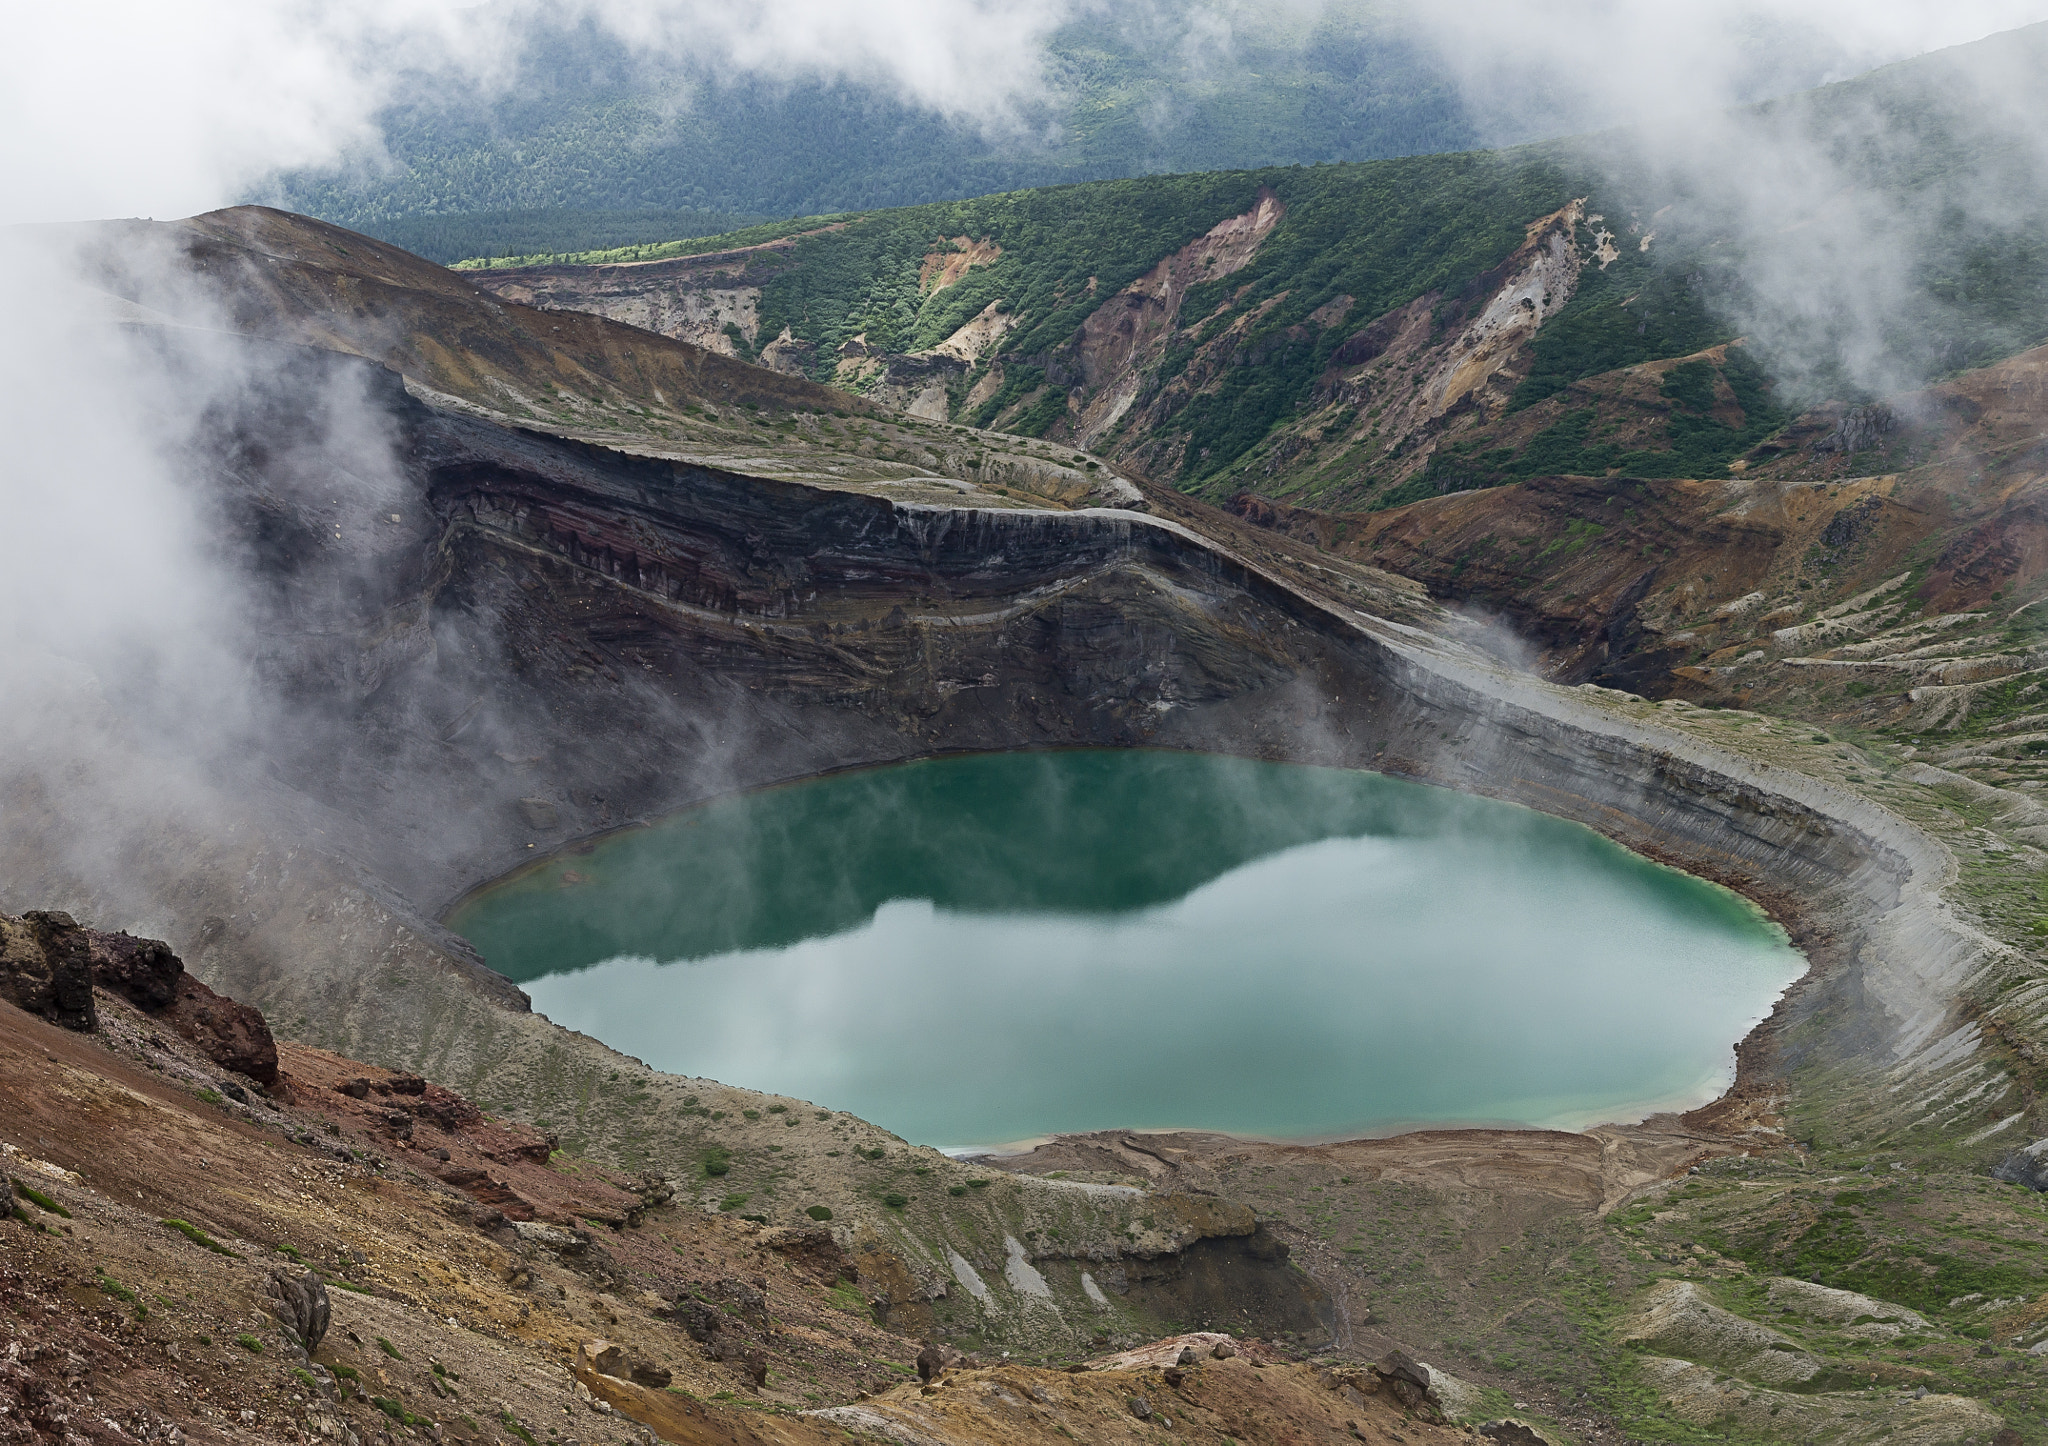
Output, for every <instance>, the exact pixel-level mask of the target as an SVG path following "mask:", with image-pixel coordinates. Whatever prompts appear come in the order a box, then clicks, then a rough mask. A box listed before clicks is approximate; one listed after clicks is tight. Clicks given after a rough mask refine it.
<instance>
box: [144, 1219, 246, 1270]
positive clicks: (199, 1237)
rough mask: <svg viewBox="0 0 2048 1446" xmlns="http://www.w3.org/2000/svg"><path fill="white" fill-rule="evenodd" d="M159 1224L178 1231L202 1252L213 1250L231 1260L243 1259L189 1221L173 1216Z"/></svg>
mask: <svg viewBox="0 0 2048 1446" xmlns="http://www.w3.org/2000/svg"><path fill="white" fill-rule="evenodd" d="M158 1223H159V1224H161V1225H164V1226H166V1227H168V1228H169V1229H172V1230H175V1231H177V1232H178V1233H179V1234H180V1235H182V1236H184V1237H185V1238H186V1239H187V1240H189V1241H191V1242H192V1243H193V1244H194V1245H196V1246H198V1247H199V1248H200V1249H201V1250H211V1251H212V1252H213V1253H214V1254H215V1255H225V1256H226V1257H227V1258H228V1259H230V1260H240V1259H241V1258H242V1257H241V1256H239V1255H237V1254H236V1253H235V1252H234V1251H232V1250H230V1249H228V1248H227V1247H226V1246H225V1245H223V1244H221V1243H220V1242H219V1241H218V1240H215V1239H214V1238H213V1237H212V1236H211V1235H208V1234H207V1233H206V1232H205V1231H204V1230H201V1229H200V1228H199V1227H198V1226H197V1225H194V1224H193V1223H192V1222H191V1221H189V1220H180V1219H178V1218H177V1217H176V1216H172V1217H171V1218H170V1219H168V1220H162V1221H159V1222H158Z"/></svg>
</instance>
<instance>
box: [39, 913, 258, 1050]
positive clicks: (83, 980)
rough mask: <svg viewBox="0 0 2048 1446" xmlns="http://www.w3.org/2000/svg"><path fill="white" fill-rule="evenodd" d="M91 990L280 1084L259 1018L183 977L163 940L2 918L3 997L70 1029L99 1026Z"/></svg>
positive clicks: (48, 918) (67, 919) (65, 920)
mask: <svg viewBox="0 0 2048 1446" xmlns="http://www.w3.org/2000/svg"><path fill="white" fill-rule="evenodd" d="M94 986H98V987H99V988H102V989H105V990H107V991H108V992H109V993H112V994H118V995H120V996H121V997H122V998H123V999H126V1000H127V1001H128V1002H129V1003H130V1004H133V1005H134V1006H135V1007H136V1008H138V1009H140V1010H142V1011H143V1012H144V1013H145V1014H148V1015H152V1016H154V1017H155V1018H158V1019H161V1020H162V1021H163V1022H164V1023H165V1024H168V1025H169V1026H170V1027H171V1028H172V1029H174V1030H176V1031H177V1032H178V1033H179V1034H180V1035H182V1036H183V1037H184V1038H186V1039H188V1040H190V1041H191V1042H192V1043H194V1044H196V1045H198V1046H199V1048H200V1049H201V1050H202V1051H204V1053H205V1054H206V1055H207V1057H208V1058H210V1059H211V1060H213V1062H214V1063H215V1064H218V1065H220V1066H221V1067H222V1068H223V1069H231V1070H234V1071H235V1072H236V1073H238V1074H245V1075H247V1076H249V1078H251V1079H253V1080H257V1081H259V1082H261V1083H263V1084H266V1085H270V1084H275V1083H276V1082H277V1042H276V1041H275V1040H274V1039H272V1038H271V1034H270V1026H269V1024H268V1023H266V1022H265V1020H264V1018H263V1012H262V1011H261V1010H259V1009H256V1008H254V1007H252V1006H250V1005H247V1004H242V1003H239V1002H237V1001H236V1000H233V999H230V998H228V997H227V996H225V995H222V994H216V993H215V992H214V991H213V990H211V989H209V988H208V987H207V986H206V985H205V984H203V983H201V982H200V981H199V980H197V979H195V978H193V977H192V976H191V975H190V974H188V973H186V972H185V963H184V961H183V960H182V959H180V958H179V957H178V956H177V955H176V954H175V953H173V952H172V950H171V946H170V945H168V944H166V943H164V941H163V940H161V939H138V938H135V937H134V936H132V935H130V934H127V933H116V934H108V933H103V932H101V931H100V930H97V929H87V928H83V927H81V926H80V925H79V923H78V922H77V921H76V920H75V919H73V918H72V917H71V916H70V915H69V914H66V913H62V912H59V911H56V910H43V909H37V910H31V911H29V912H28V913H26V914H24V915H22V916H21V917H20V918H19V919H15V918H10V917H9V916H7V915H5V914H0V998H4V999H6V1000H7V1001H8V1002H9V1003H11V1004H15V1005H17V1006H19V1007H20V1008H22V1009H25V1010H27V1011H28V1012H29V1013H31V1014H37V1015H41V1016H42V1017H43V1018H45V1019H48V1020H50V1021H51V1022H52V1023H54V1024H61V1025H63V1026H64V1027H65V1028H67V1029H80V1030H90V1029H93V1028H95V1027H97V1024H98V1015H97V1012H96V1011H95V1009H94V1007H93V1000H92V991H93V988H94Z"/></svg>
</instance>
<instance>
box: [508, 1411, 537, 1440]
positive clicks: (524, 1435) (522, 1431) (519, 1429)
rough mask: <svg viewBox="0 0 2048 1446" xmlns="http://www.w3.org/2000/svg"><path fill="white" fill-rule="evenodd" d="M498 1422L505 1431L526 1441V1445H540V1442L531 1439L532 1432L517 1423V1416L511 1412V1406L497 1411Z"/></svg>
mask: <svg viewBox="0 0 2048 1446" xmlns="http://www.w3.org/2000/svg"><path fill="white" fill-rule="evenodd" d="M498 1424H499V1425H501V1426H503V1427H504V1428H505V1429H506V1430H507V1431H510V1432H511V1433H512V1434H513V1435H514V1436H517V1437H518V1438H519V1439H520V1440H522V1441H524V1442H525V1443H526V1446H540V1443H539V1442H537V1441H535V1440H534V1439H533V1432H531V1431H529V1430H527V1429H526V1428H525V1427H524V1426H522V1425H520V1424H519V1418H518V1417H517V1416H515V1415H513V1414H512V1408H511V1407H510V1406H507V1407H506V1408H505V1409H504V1410H502V1411H500V1412H498Z"/></svg>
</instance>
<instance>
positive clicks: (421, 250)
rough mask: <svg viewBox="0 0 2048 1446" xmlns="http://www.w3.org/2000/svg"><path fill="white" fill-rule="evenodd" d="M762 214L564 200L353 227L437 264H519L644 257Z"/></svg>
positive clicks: (722, 232) (750, 223)
mask: <svg viewBox="0 0 2048 1446" xmlns="http://www.w3.org/2000/svg"><path fill="white" fill-rule="evenodd" d="M766 219H767V218H766V217H763V216H750V215H747V214H745V213H743V212H732V211H699V210H681V211H672V210H667V209H663V208H660V207H642V208H637V209H629V210H621V211H574V210H566V209H562V208H555V209H552V210H537V211H534V210H529V211H486V212H481V213H477V214H472V215H463V216H437V215H423V216H394V217H389V218H385V219H381V220H366V221H363V222H361V223H360V224H358V225H357V226H356V228H355V229H358V230H361V231H364V232H366V233H367V234H369V235H371V236H374V237H376V238H377V239H378V240H379V241H388V242H390V243H391V244H392V245H393V246H397V247H401V248H403V249H404V250H407V251H410V252H412V253H413V254H414V255H415V256H424V257H426V258H427V260H429V261H438V262H440V263H441V264H443V265H447V264H449V263H451V262H455V261H462V260H465V259H467V258H470V257H488V258H490V259H492V260H494V261H496V262H497V263H498V264H499V265H518V264H520V263H522V262H526V261H529V260H539V259H541V258H543V257H545V256H547V255H550V254H552V253H557V252H564V251H599V250H604V251H607V252H609V253H611V254H612V256H613V258H614V259H616V260H619V261H644V260H647V259H649V258H650V256H652V255H657V254H660V253H661V252H662V251H663V250H664V248H665V247H666V246H667V245H668V244H670V243H674V242H676V241H681V240H691V239H694V238H696V237H700V236H723V235H727V234H729V233H731V232H734V231H739V230H743V229H745V228H747V227H751V226H757V225H760V224H761V223H762V222H763V221H765V220H766Z"/></svg>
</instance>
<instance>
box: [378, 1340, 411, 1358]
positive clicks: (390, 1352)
mask: <svg viewBox="0 0 2048 1446" xmlns="http://www.w3.org/2000/svg"><path fill="white" fill-rule="evenodd" d="M377 1349H378V1350H380V1351H382V1352H384V1354H385V1355H387V1356H389V1357H391V1359H392V1360H394V1361H402V1360H404V1359H405V1357H404V1356H402V1355H400V1354H399V1353H398V1347H397V1346H394V1345H393V1344H391V1342H390V1341H387V1340H385V1339H384V1337H382V1336H378V1337H377Z"/></svg>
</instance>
